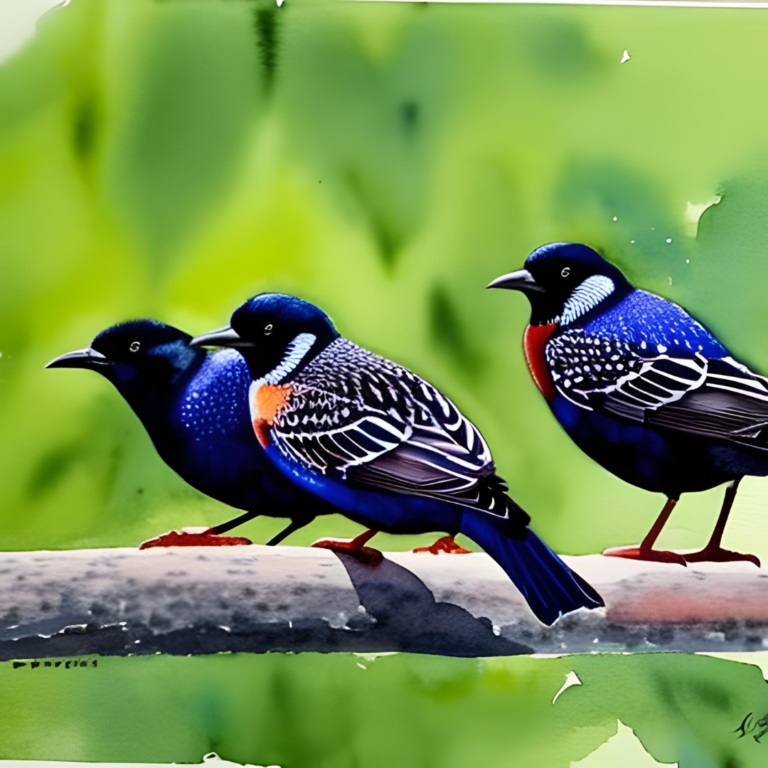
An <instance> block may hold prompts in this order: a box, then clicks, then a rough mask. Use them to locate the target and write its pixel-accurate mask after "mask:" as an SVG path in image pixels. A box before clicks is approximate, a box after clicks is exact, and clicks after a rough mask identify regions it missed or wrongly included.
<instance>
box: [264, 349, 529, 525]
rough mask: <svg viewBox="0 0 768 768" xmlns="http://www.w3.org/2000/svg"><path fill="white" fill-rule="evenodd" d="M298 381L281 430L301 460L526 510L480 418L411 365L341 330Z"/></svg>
mask: <svg viewBox="0 0 768 768" xmlns="http://www.w3.org/2000/svg"><path fill="white" fill-rule="evenodd" d="M291 386H292V389H293V392H292V395H291V397H290V398H289V401H288V403H287V404H286V407H285V408H284V409H283V411H281V413H280V414H279V415H278V417H277V418H276V419H275V422H274V425H273V435H274V436H275V439H276V442H277V445H278V447H279V448H280V449H281V450H282V451H283V452H284V453H285V454H286V455H288V456H290V457H291V458H293V459H294V460H296V461H299V462H300V463H303V464H304V465H306V466H309V467H311V468H312V469H314V470H316V471H319V472H322V473H330V474H334V473H335V474H339V475H341V476H342V477H344V478H346V479H347V480H348V481H350V482H352V483H354V484H357V485H359V486H362V487H374V488H379V489H383V490H388V491H393V492H399V493H408V494H413V495H419V496H428V497H431V498H437V499H442V500H445V501H448V502H451V503H454V504H462V505H465V506H468V507H472V508H478V509H482V510H484V511H487V512H491V513H493V514H498V515H501V516H508V515H509V513H510V511H515V512H516V513H517V517H518V518H519V517H520V516H521V515H523V514H524V513H522V512H519V513H518V512H517V510H518V508H517V506H516V505H515V504H514V502H512V501H511V500H510V499H509V498H508V497H507V496H506V493H505V492H506V490H507V487H506V484H505V483H504V481H503V480H501V478H499V477H498V476H497V475H496V474H495V466H494V463H493V459H492V457H491V453H490V450H489V449H488V446H487V444H486V442H485V440H484V439H483V437H482V435H481V434H480V432H479V431H478V430H477V428H476V427H475V426H474V425H473V424H472V423H471V422H470V421H469V420H468V419H467V418H465V417H464V416H463V415H462V414H461V412H460V411H459V410H458V408H456V406H455V405H454V404H453V403H452V402H451V401H450V400H449V399H448V398H446V397H445V396H444V395H443V394H442V393H441V392H439V391H438V390H437V389H436V388H435V387H433V386H432V385H431V384H429V383H428V382H426V381H424V380H423V379H421V378H419V377H418V376H416V375H415V374H414V373H411V372H410V371H409V370H407V369H406V368H403V367H402V366H399V365H397V364H395V363H393V362H392V361H390V360H386V359H384V358H381V357H379V356H378V355H374V354H373V353H371V352H368V351H367V350H364V349H362V348H361V347H358V346H357V345H356V344H353V343H352V342H350V341H348V340H346V339H338V340H337V341H335V342H333V343H332V344H331V345H329V346H328V347H327V348H326V349H325V350H324V351H323V352H322V353H321V354H319V355H318V356H317V357H316V358H315V359H314V360H313V361H312V362H310V363H309V365H307V367H306V368H304V369H303V370H302V371H301V372H300V373H299V374H298V376H297V377H296V378H295V379H294V380H293V381H292V382H291Z"/></svg>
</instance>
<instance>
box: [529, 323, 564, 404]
mask: <svg viewBox="0 0 768 768" xmlns="http://www.w3.org/2000/svg"><path fill="white" fill-rule="evenodd" d="M555 328H557V325H529V326H528V327H527V328H526V329H525V335H524V336H523V351H524V352H525V360H526V362H527V363H528V370H529V371H530V372H531V377H532V378H533V381H534V383H535V384H536V386H537V387H538V388H539V392H541V394H542V395H544V398H545V399H546V400H547V402H549V401H550V400H552V398H553V397H554V396H555V385H554V384H553V382H552V377H551V376H550V375H549V371H548V370H547V362H546V360H545V359H544V347H545V346H546V344H547V342H548V341H549V337H550V336H551V335H552V333H553V332H554V330H555Z"/></svg>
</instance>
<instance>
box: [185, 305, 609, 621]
mask: <svg viewBox="0 0 768 768" xmlns="http://www.w3.org/2000/svg"><path fill="white" fill-rule="evenodd" d="M192 344H193V345H198V344H201V345H209V346H222V347H231V348H234V349H237V350H238V351H239V352H240V353H241V354H242V355H243V357H244V358H245V360H246V362H247V364H248V368H249V369H250V374H251V377H252V379H253V383H252V384H251V387H250V411H251V418H252V420H253V427H254V430H255V432H256V435H257V437H258V439H259V442H260V443H261V445H262V446H263V448H264V451H265V452H266V454H267V456H269V457H270V458H271V459H272V461H273V462H274V463H275V465H276V466H277V467H279V468H280V469H281V471H282V472H283V473H284V474H285V476H286V477H289V478H290V479H291V480H292V481H293V482H294V483H296V484H297V485H298V486H299V487H301V488H303V489H306V490H308V491H311V492H312V493H314V494H316V495H318V496H319V497H320V498H322V499H324V500H325V501H326V502H327V503H329V504H332V505H334V506H336V507H339V508H340V509H342V510H344V512H345V513H346V515H347V516H348V517H349V518H351V519H352V520H354V521H356V522H358V523H361V524H362V525H364V526H366V527H367V528H369V529H370V530H369V531H367V532H366V533H364V534H362V535H361V536H359V537H357V539H355V540H353V541H352V542H351V543H347V544H346V547H345V545H344V543H342V542H323V544H324V545H325V546H328V547H329V548H334V549H343V548H347V549H349V550H360V549H361V548H362V547H363V545H364V544H365V543H366V542H367V541H368V540H369V539H370V538H371V536H373V535H374V533H375V532H376V531H386V532H388V533H408V534H415V533H426V532H431V531H442V532H446V533H448V534H449V536H448V537H446V538H444V539H442V540H441V541H440V542H438V545H439V546H438V549H443V550H447V551H451V550H453V549H454V548H455V544H454V543H453V537H454V536H455V535H457V534H458V533H463V534H465V535H466V536H468V537H469V538H470V539H472V540H473V541H475V542H477V543H478V544H479V545H480V546H481V547H483V549H485V551H486V552H488V554H489V555H490V556H491V557H492V558H493V559H494V560H496V562H497V563H498V564H499V565H500V566H501V567H502V568H503V569H504V571H506V573H507V575H508V576H509V577H510V578H511V579H512V581H513V582H514V583H515V585H516V586H517V588H518V589H519V590H520V591H521V593H522V594H523V596H524V597H525V599H526V600H527V602H528V604H529V605H530V607H531V609H532V610H533V612H534V613H535V615H536V616H537V617H538V618H539V619H540V620H541V621H542V622H544V623H546V624H551V623H553V622H554V621H555V620H556V619H557V618H558V617H559V616H561V615H562V614H565V613H568V612H569V611H573V610H575V609H577V608H581V607H585V608H595V607H597V606H600V605H602V604H603V603H602V600H601V598H600V596H599V595H598V594H597V593H596V592H595V591H594V590H593V589H592V588H591V587H590V586H589V585H588V584H587V583H586V582H585V581H584V580H582V579H581V578H580V577H579V576H577V575H576V574H575V573H573V572H572V571H571V570H570V569H569V568H568V566H566V565H565V564H564V563H563V562H562V561H561V560H560V558H558V557H557V555H555V554H554V553H553V552H552V551H551V550H550V549H549V548H548V547H547V546H546V545H545V544H544V543H543V542H542V541H541V540H540V539H539V538H538V537H537V536H536V535H535V534H534V533H533V532H532V531H531V530H530V529H529V528H528V527H527V526H528V522H529V517H528V515H527V514H526V513H525V512H524V511H523V510H522V509H521V508H520V507H518V506H517V504H515V502H514V501H512V499H510V498H509V496H508V495H507V493H506V491H507V485H506V484H505V483H504V481H503V480H502V479H501V478H500V477H499V476H498V475H497V474H496V470H495V467H494V463H493V459H492V458H491V453H490V451H489V450H488V446H487V445H486V443H485V440H484V439H483V437H482V436H481V434H480V432H479V431H478V430H477V428H476V427H475V426H474V425H473V424H472V423H471V422H470V421H469V420H468V419H466V418H465V417H464V416H463V415H462V414H461V413H460V412H459V410H458V409H457V408H456V406H455V405H454V404H453V403H452V402H451V401H450V400H449V399H448V398H447V397H445V396H444V395H442V394H441V393H440V392H439V391H438V390H437V389H436V388H435V387H433V386H432V385H431V384H429V383H428V382H427V381H424V380H423V379H421V378H419V377H418V376H416V375H415V374H413V373H411V372H410V371H409V370H407V369H406V368H403V367H402V366H400V365H397V364H396V363H393V362H391V361H390V360H386V359H384V358H382V357H379V356H377V355H374V354H373V353H371V352H368V351H367V350H365V349H362V348H361V347H359V346H357V345H356V344H353V343H352V342H351V341H348V340H347V339H345V338H342V337H341V336H340V335H339V333H338V332H337V331H336V329H335V327H334V326H333V323H332V322H331V320H330V319H329V317H328V316H327V315H326V314H325V313H324V312H323V311H322V310H320V309H318V308H317V307H315V306H313V305H312V304H309V303H307V302H305V301H302V300H301V299H298V298H295V297H292V296H286V295H281V294H261V295H259V296H256V297H254V298H253V299H250V300H249V301H247V302H246V303H245V304H243V305H242V306H241V307H240V308H239V309H237V310H236V311H235V313H234V314H233V315H232V319H231V326H229V327H227V328H223V329H220V330H218V331H213V332H211V333H208V334H205V335H203V336H199V337H197V338H196V339H194V340H193V342H192ZM433 551H436V550H433Z"/></svg>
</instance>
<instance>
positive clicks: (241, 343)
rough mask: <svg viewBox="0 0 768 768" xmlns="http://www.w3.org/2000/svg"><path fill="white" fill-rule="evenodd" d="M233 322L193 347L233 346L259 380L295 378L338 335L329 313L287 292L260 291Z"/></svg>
mask: <svg viewBox="0 0 768 768" xmlns="http://www.w3.org/2000/svg"><path fill="white" fill-rule="evenodd" d="M230 322H231V325H229V326H227V327H225V328H220V329H219V330H217V331H211V332H210V333H206V334H203V335H202V336H198V337H197V338H195V339H193V341H192V344H193V346H212V347H233V348H234V349H237V351H238V352H240V354H242V356H243V357H244V358H245V361H246V362H247V363H248V368H249V369H250V371H251V376H252V377H253V379H254V380H256V381H258V380H261V379H268V380H269V383H272V384H277V383H281V382H284V381H288V380H290V378H292V377H293V376H295V375H296V374H297V373H298V372H299V371H300V370H301V368H303V367H304V366H305V365H306V364H307V363H308V362H309V361H310V360H312V358H314V357H315V356H316V355H317V354H319V353H320V352H322V350H323V349H325V348H326V347H327V346H328V345H329V344H330V343H331V342H332V341H334V340H335V339H337V338H339V333H338V331H337V330H336V329H335V328H334V326H333V323H332V322H331V320H330V318H329V317H328V315H326V314H325V312H323V311H322V310H321V309H318V308H317V307H316V306H314V304H310V303H309V302H307V301H303V300H302V299H298V298H296V297H295V296H287V295H285V294H282V293H261V294H259V295H258V296H254V297H253V298H252V299H249V300H248V301H246V302H245V304H242V305H241V306H240V307H238V308H237V309H236V310H235V312H234V314H233V315H232V319H231V321H230Z"/></svg>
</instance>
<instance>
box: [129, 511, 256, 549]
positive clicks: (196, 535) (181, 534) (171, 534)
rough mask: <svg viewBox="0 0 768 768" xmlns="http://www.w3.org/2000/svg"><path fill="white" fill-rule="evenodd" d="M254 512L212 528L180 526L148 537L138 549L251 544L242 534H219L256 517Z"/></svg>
mask: <svg viewBox="0 0 768 768" xmlns="http://www.w3.org/2000/svg"><path fill="white" fill-rule="evenodd" d="M257 516H258V513H256V512H245V513H243V514H242V515H240V516H239V517H236V518H234V520H228V521H227V522H226V523H220V524H219V525H214V526H213V527H212V528H182V529H181V530H180V531H168V533H163V534H161V535H160V536H155V537H154V538H152V539H148V540H147V541H145V542H143V543H142V544H140V545H139V549H153V548H155V547H233V546H241V545H247V544H252V543H253V542H252V541H251V540H250V539H246V538H245V537H244V536H221V535H220V534H222V533H225V532H226V531H229V530H232V528H235V527H236V526H238V525H241V524H242V523H244V522H246V521H247V520H252V519H253V518H254V517H257Z"/></svg>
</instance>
